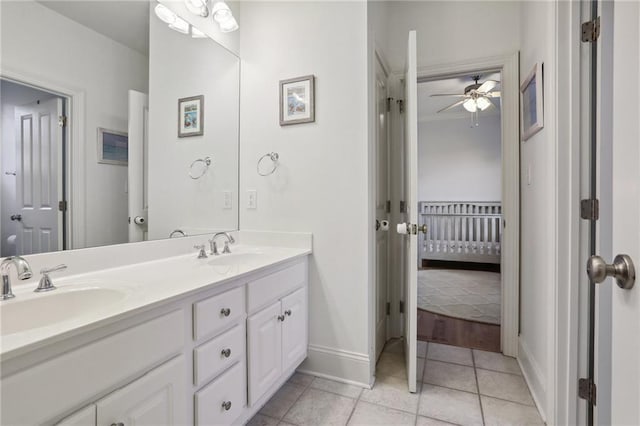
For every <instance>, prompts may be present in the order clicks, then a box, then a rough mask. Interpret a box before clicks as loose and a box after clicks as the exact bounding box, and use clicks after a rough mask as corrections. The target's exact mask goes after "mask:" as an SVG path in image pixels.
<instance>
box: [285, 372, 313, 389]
mask: <svg viewBox="0 0 640 426" xmlns="http://www.w3.org/2000/svg"><path fill="white" fill-rule="evenodd" d="M313 379H314V376H312V375H310V374H303V373H294V374H293V376H291V377H290V378H289V381H288V382H287V383H292V384H294V385H298V386H304V387H305V388H306V387H307V386H309V385H310V384H311V382H313Z"/></svg>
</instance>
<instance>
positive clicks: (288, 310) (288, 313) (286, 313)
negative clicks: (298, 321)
mask: <svg viewBox="0 0 640 426" xmlns="http://www.w3.org/2000/svg"><path fill="white" fill-rule="evenodd" d="M284 314H285V315H286V316H288V317H290V316H291V309H287V310H286V311H284Z"/></svg>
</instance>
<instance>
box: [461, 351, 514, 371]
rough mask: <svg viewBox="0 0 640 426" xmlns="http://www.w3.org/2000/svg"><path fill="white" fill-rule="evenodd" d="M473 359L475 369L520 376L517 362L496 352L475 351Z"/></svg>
mask: <svg viewBox="0 0 640 426" xmlns="http://www.w3.org/2000/svg"><path fill="white" fill-rule="evenodd" d="M473 358H474V360H475V362H476V367H477V368H483V369H485V370H494V371H502V372H503V373H511V374H519V375H522V372H521V371H520V366H519V365H518V361H516V359H515V358H511V357H509V356H504V355H502V354H499V353H496V352H487V351H480V350H477V349H474V350H473Z"/></svg>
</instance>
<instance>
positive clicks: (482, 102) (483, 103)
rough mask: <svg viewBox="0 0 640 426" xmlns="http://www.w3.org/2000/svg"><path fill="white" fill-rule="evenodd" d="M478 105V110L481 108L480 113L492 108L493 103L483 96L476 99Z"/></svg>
mask: <svg viewBox="0 0 640 426" xmlns="http://www.w3.org/2000/svg"><path fill="white" fill-rule="evenodd" d="M476 104H477V105H478V108H480V111H484V110H485V109H487V108H489V107H490V106H491V101H490V100H489V99H487V98H485V97H484V96H481V97H479V98H478V99H476Z"/></svg>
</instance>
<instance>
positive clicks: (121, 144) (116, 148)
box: [98, 127, 129, 166]
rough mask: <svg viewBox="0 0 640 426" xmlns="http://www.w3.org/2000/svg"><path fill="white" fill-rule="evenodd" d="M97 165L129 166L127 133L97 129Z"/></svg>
mask: <svg viewBox="0 0 640 426" xmlns="http://www.w3.org/2000/svg"><path fill="white" fill-rule="evenodd" d="M98 163H100V164H111V165H114V166H127V165H129V135H128V133H127V132H120V131H117V130H109V129H105V128H103V127H98Z"/></svg>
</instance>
